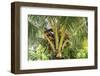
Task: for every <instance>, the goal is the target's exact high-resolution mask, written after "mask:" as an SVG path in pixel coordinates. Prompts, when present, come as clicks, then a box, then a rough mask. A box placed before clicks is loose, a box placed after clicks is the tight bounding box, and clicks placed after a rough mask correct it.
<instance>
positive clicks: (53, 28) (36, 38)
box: [28, 15, 88, 60]
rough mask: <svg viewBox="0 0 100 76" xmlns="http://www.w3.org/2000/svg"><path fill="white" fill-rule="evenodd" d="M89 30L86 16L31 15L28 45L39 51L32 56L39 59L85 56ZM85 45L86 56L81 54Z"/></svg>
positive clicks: (29, 18) (29, 17)
mask: <svg viewBox="0 0 100 76" xmlns="http://www.w3.org/2000/svg"><path fill="white" fill-rule="evenodd" d="M87 31H88V26H87V18H86V17H70V16H67V17H66V16H34V15H29V16H28V45H29V49H30V48H31V49H32V48H33V50H34V49H35V51H34V53H35V54H36V53H37V54H36V55H33V56H32V55H31V56H32V57H35V56H37V58H36V57H35V59H37V60H38V59H40V60H45V59H47V60H48V59H62V58H63V59H64V58H65V59H66V58H82V57H83V58H85V57H87V45H83V43H84V42H85V44H87ZM40 46H41V47H40ZM84 46H85V55H86V56H85V55H84V56H83V55H81V54H83V52H82V50H83V51H84ZM37 48H38V49H37ZM80 50H81V52H80ZM31 53H32V52H31ZM33 60H34V59H33Z"/></svg>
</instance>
